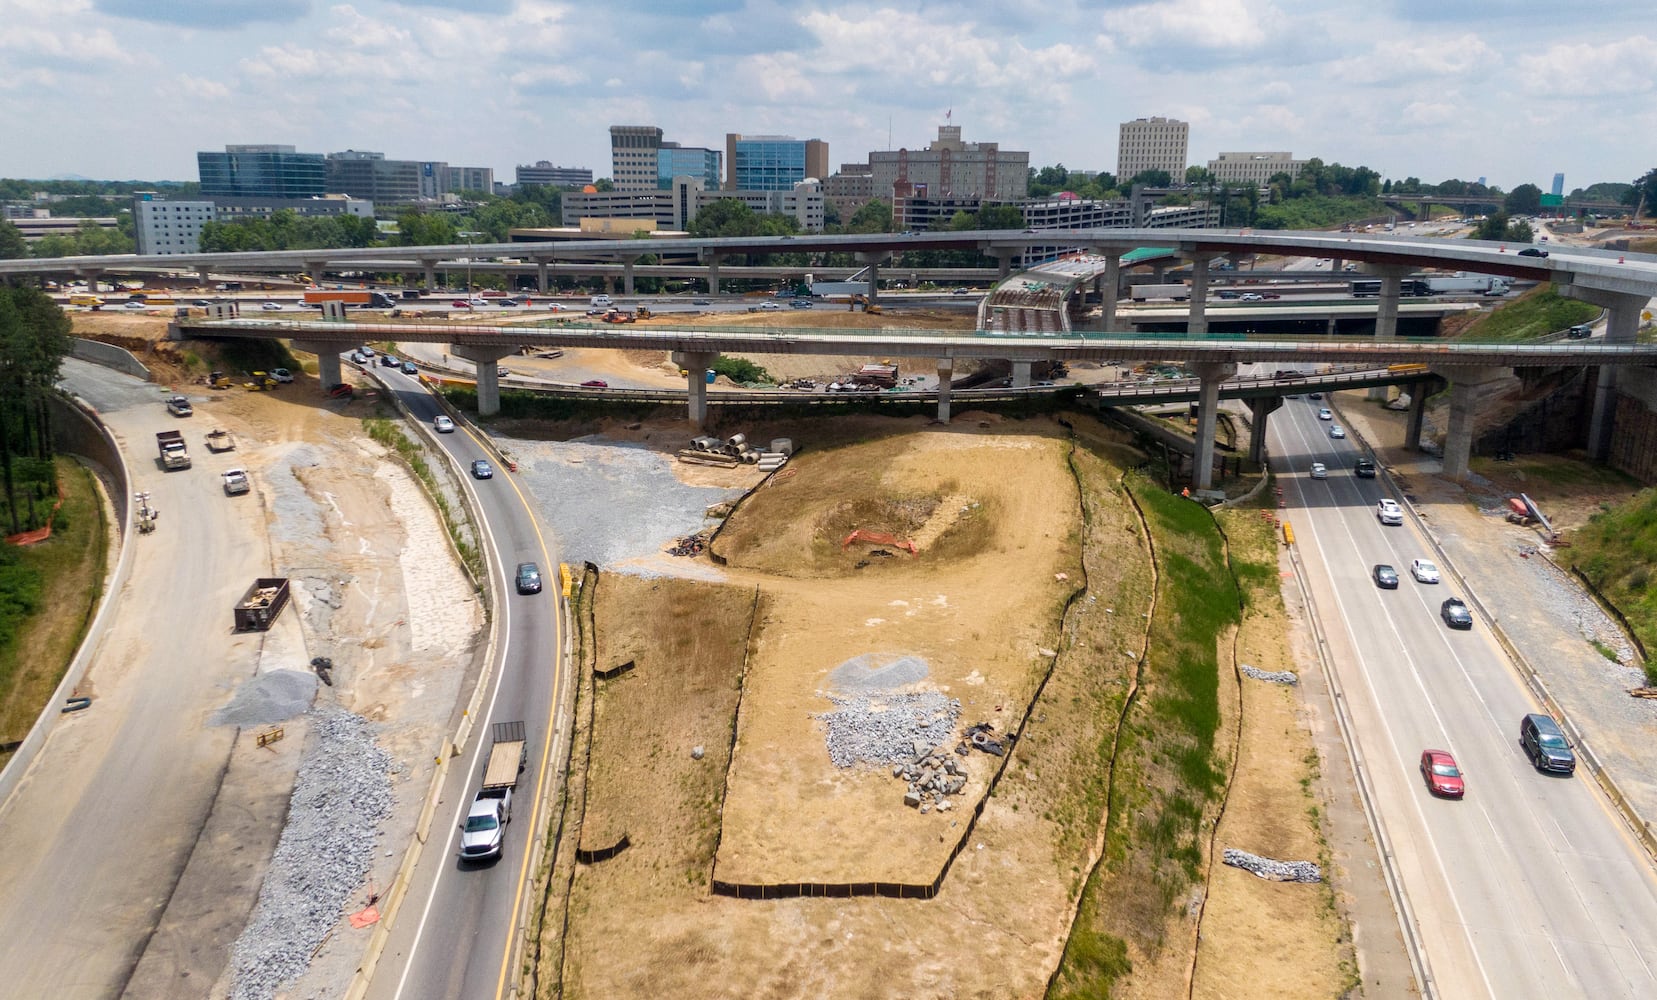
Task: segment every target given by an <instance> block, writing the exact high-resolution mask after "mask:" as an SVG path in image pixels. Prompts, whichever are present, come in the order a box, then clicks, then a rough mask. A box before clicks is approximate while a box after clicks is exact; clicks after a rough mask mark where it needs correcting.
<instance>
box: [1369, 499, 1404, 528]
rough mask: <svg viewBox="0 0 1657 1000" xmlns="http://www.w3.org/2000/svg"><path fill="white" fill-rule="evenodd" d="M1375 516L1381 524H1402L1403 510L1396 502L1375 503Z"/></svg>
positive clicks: (1383, 501)
mask: <svg viewBox="0 0 1657 1000" xmlns="http://www.w3.org/2000/svg"><path fill="white" fill-rule="evenodd" d="M1375 516H1376V518H1378V519H1379V520H1380V522H1381V523H1382V524H1403V523H1404V508H1402V507H1400V506H1398V501H1396V500H1377V501H1375Z"/></svg>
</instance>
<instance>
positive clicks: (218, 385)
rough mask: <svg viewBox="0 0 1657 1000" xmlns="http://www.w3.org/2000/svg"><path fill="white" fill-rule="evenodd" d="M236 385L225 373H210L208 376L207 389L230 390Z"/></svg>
mask: <svg viewBox="0 0 1657 1000" xmlns="http://www.w3.org/2000/svg"><path fill="white" fill-rule="evenodd" d="M234 384H235V383H233V382H231V381H230V376H229V375H226V374H225V373H224V372H210V373H209V374H208V376H207V388H209V389H228V388H230V387H231V386H232V385H234Z"/></svg>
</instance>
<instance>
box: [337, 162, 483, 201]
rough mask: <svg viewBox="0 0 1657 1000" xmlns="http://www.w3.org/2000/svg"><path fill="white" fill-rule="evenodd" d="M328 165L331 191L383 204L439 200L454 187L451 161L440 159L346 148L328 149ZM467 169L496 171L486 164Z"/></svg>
mask: <svg viewBox="0 0 1657 1000" xmlns="http://www.w3.org/2000/svg"><path fill="white" fill-rule="evenodd" d="M327 167H328V174H327V183H328V190H329V191H332V192H336V193H338V194H346V195H350V196H351V197H353V198H362V199H365V200H367V201H372V202H374V203H376V204H380V205H396V204H407V203H409V202H415V201H437V200H439V199H441V198H442V196H443V195H444V193H445V192H447V191H449V190H450V189H451V188H450V181H451V177H450V176H449V169H450V168H449V165H448V164H447V163H443V162H441V161H438V160H388V159H386V158H385V154H384V153H375V152H369V151H365V150H356V149H347V150H345V151H343V152H339V153H329V154H328V161H327ZM464 169H468V170H478V169H482V170H484V171H487V172H488V173H489V174H490V175H491V176H492V175H493V171H492V170H490V169H489V168H487V167H484V168H464ZM478 190H484V191H487V190H489V188H488V187H483V188H479V189H478Z"/></svg>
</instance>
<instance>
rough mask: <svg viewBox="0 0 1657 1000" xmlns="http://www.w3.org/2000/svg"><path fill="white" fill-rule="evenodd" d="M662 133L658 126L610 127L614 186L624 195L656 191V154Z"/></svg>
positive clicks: (659, 146) (611, 168)
mask: <svg viewBox="0 0 1657 1000" xmlns="http://www.w3.org/2000/svg"><path fill="white" fill-rule="evenodd" d="M661 148H662V130H661V129H659V128H657V127H656V126H654V125H611V126H610V183H611V185H612V186H613V187H614V188H615V189H616V190H617V191H621V192H623V193H626V192H632V191H655V190H658V188H657V186H656V151H657V150H658V149H661Z"/></svg>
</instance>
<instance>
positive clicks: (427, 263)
mask: <svg viewBox="0 0 1657 1000" xmlns="http://www.w3.org/2000/svg"><path fill="white" fill-rule="evenodd" d="M420 267H421V269H422V270H424V271H425V272H426V291H428V292H435V291H437V261H435V260H431V259H428V258H425V257H422V258H420Z"/></svg>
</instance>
